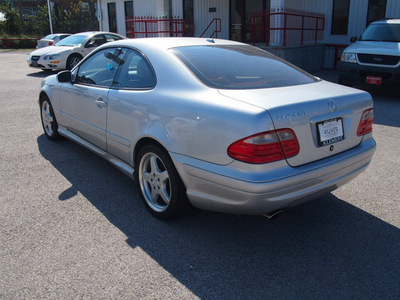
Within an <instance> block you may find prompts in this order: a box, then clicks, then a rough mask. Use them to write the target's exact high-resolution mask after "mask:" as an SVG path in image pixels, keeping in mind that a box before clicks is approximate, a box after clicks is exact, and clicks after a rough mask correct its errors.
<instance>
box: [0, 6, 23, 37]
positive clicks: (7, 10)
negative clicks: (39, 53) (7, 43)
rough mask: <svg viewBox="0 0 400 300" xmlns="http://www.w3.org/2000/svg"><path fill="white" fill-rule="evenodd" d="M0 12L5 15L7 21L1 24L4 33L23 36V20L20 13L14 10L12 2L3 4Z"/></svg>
mask: <svg viewBox="0 0 400 300" xmlns="http://www.w3.org/2000/svg"><path fill="white" fill-rule="evenodd" d="M0 11H1V12H3V13H4V15H5V19H6V20H5V21H4V22H1V23H3V24H1V29H2V32H4V33H8V34H12V35H19V34H21V33H22V27H21V19H20V17H19V14H18V11H17V10H13V9H12V6H11V0H7V1H5V3H4V4H1V5H0Z"/></svg>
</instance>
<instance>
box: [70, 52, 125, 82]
mask: <svg viewBox="0 0 400 300" xmlns="http://www.w3.org/2000/svg"><path fill="white" fill-rule="evenodd" d="M124 54H125V51H124V50H121V49H118V48H110V49H103V50H101V51H99V52H97V53H95V54H94V55H92V56H91V57H90V58H89V59H87V60H86V61H85V62H84V63H83V64H82V65H81V66H80V67H79V70H78V73H77V75H76V78H75V83H81V84H89V85H96V86H100V87H108V88H109V87H110V86H111V85H112V83H113V80H114V77H115V73H116V72H117V70H118V66H119V65H120V64H123V61H122V59H121V58H122V57H123V56H124Z"/></svg>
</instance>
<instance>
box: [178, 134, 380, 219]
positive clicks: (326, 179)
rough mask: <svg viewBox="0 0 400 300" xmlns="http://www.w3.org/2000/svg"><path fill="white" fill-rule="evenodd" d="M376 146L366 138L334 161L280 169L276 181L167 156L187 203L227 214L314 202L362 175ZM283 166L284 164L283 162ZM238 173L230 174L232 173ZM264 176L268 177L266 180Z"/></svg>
mask: <svg viewBox="0 0 400 300" xmlns="http://www.w3.org/2000/svg"><path fill="white" fill-rule="evenodd" d="M375 148H376V143H375V141H374V140H373V139H372V138H370V139H368V140H366V141H364V142H362V143H361V144H360V145H358V146H357V147H356V148H353V149H351V150H348V151H346V152H344V153H341V154H337V155H335V156H334V157H330V158H327V159H323V160H320V161H318V162H314V163H310V164H307V165H304V166H301V167H297V168H291V167H284V168H283V169H282V170H280V171H279V172H278V173H277V172H276V170H274V171H273V173H276V174H279V178H276V179H271V176H269V175H270V174H268V172H265V174H264V175H265V176H264V177H265V179H266V180H264V181H263V180H262V178H260V177H259V176H258V178H256V180H254V179H255V178H254V176H252V175H253V174H251V173H246V172H243V173H242V174H243V176H242V177H241V178H240V177H238V176H233V174H234V173H235V172H231V171H232V167H231V166H225V167H221V170H223V169H225V171H226V172H221V170H220V172H218V173H217V172H215V170H210V169H208V170H207V166H206V165H205V164H204V162H203V163H201V162H198V163H197V164H196V163H194V161H193V160H192V159H188V158H187V157H182V156H180V155H176V154H172V158H173V160H174V162H175V165H176V166H177V169H178V172H179V173H180V175H181V178H182V179H183V181H184V183H185V185H186V189H187V195H188V198H189V200H190V202H191V203H192V204H193V205H194V206H196V207H198V208H202V209H207V210H214V211H220V212H226V213H239V214H263V213H268V212H272V211H274V210H278V209H284V208H288V207H292V206H295V205H298V204H300V203H302V202H307V201H310V200H312V199H315V198H317V197H319V196H321V195H323V194H326V193H328V192H330V191H332V190H334V189H336V188H338V187H339V186H341V185H343V184H345V183H347V182H349V181H350V180H352V179H353V178H355V177H356V176H358V175H359V174H360V173H361V172H363V171H364V170H365V169H366V167H367V166H368V164H369V163H370V161H371V159H372V155H373V153H374V152H375ZM285 163H286V162H285ZM237 174H238V173H235V175H237ZM267 178H268V179H267Z"/></svg>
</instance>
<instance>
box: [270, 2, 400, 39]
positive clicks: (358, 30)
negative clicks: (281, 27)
mask: <svg viewBox="0 0 400 300" xmlns="http://www.w3.org/2000/svg"><path fill="white" fill-rule="evenodd" d="M272 2H284V6H285V8H290V9H297V10H303V11H310V12H314V13H322V14H324V15H325V34H324V37H325V40H324V42H325V43H329V44H349V43H350V38H351V37H352V36H360V35H361V34H362V33H363V32H364V30H365V28H366V23H367V14H368V1H367V0H350V14H349V25H348V31H347V35H332V34H331V24H332V9H333V0H301V1H300V0H271V4H272ZM271 6H272V5H271ZM386 17H388V18H400V0H387V5H386Z"/></svg>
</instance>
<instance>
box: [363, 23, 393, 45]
mask: <svg viewBox="0 0 400 300" xmlns="http://www.w3.org/2000/svg"><path fill="white" fill-rule="evenodd" d="M359 40H360V41H374V42H397V43H400V24H371V25H370V26H369V27H368V28H367V30H365V32H364V33H363V35H362V36H361V37H360V39H359Z"/></svg>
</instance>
